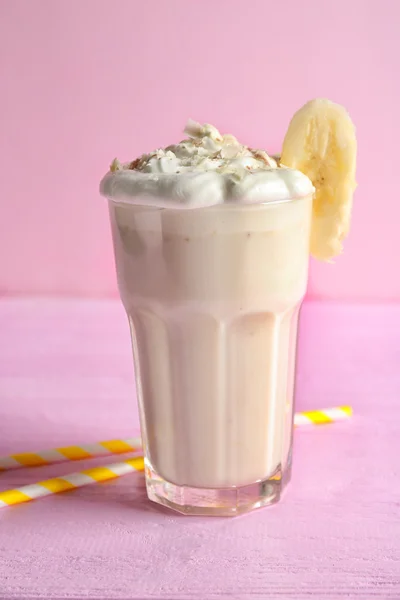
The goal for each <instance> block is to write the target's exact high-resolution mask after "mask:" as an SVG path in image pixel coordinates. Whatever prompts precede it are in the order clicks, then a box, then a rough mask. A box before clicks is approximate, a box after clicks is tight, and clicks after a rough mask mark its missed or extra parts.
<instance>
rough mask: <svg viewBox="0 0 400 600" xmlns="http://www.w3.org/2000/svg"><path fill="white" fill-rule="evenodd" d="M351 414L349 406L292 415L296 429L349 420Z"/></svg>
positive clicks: (351, 410)
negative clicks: (303, 426)
mask: <svg viewBox="0 0 400 600" xmlns="http://www.w3.org/2000/svg"><path fill="white" fill-rule="evenodd" d="M352 414H353V409H352V408H351V406H337V407H336V408H324V409H323V410H310V411H308V412H301V413H296V414H295V415H294V424H295V426H296V427H297V426H301V425H326V424H327V423H334V422H335V421H343V420H345V419H349V418H350V417H351V415H352Z"/></svg>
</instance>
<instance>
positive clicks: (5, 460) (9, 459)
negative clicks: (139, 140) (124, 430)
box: [0, 438, 142, 471]
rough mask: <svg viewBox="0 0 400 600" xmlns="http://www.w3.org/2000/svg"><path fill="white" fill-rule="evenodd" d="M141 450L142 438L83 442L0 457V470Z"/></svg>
mask: <svg viewBox="0 0 400 600" xmlns="http://www.w3.org/2000/svg"><path fill="white" fill-rule="evenodd" d="M141 450H142V440H141V439H140V438H128V439H125V440H108V441H106V442H97V443H96V444H85V445H83V446H65V447H63V448H54V449H52V450H42V451H40V452H21V453H20V454H12V455H11V456H3V457H0V471H6V470H8V469H18V468H20V467H41V466H44V465H50V464H53V463H59V462H64V461H67V460H82V459H84V458H94V457H96V456H109V455H110V454H124V453H125V452H141Z"/></svg>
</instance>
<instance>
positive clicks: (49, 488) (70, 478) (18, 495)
mask: <svg viewBox="0 0 400 600" xmlns="http://www.w3.org/2000/svg"><path fill="white" fill-rule="evenodd" d="M143 469H144V460H143V458H142V457H137V458H130V459H128V460H124V461H122V462H119V463H114V464H112V465H107V466H104V467H93V468H92V469H87V470H85V471H79V472H77V473H71V474H70V475H63V476H62V477H54V478H53V479H46V480H45V481H39V483H32V484H30V485H24V486H22V487H19V488H16V489H14V490H6V491H5V492H0V508H5V507H6V506H12V505H13V504H21V503H22V502H30V501H31V500H36V498H42V497H43V496H50V495H52V494H59V493H60V492H66V491H68V490H75V489H77V488H79V487H83V486H84V485H90V484H92V483H97V482H98V481H107V480H109V479H115V478H116V477H120V476H121V475H127V474H128V473H133V472H134V471H143Z"/></svg>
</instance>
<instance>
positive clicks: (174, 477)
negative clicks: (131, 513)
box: [101, 122, 314, 515]
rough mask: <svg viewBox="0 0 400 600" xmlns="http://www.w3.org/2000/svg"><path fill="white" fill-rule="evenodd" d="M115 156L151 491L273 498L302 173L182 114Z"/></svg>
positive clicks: (309, 189) (287, 425)
mask: <svg viewBox="0 0 400 600" xmlns="http://www.w3.org/2000/svg"><path fill="white" fill-rule="evenodd" d="M185 131H186V134H187V139H185V140H184V141H183V142H181V143H180V144H177V145H174V146H170V147H168V148H166V149H162V150H157V151H155V152H153V153H150V154H146V155H143V156H142V157H140V158H139V159H137V160H135V161H133V162H132V163H127V164H125V165H122V164H120V163H119V162H118V161H114V162H113V164H112V166H111V170H110V172H109V173H108V174H107V175H106V176H105V178H104V179H103V181H102V184H101V191H102V193H103V195H105V196H106V197H108V198H109V210H110V218H111V225H112V233H113V241H114V250H115V258H116V267H117V276H118V285H119V290H120V294H121V298H122V301H123V304H124V307H125V310H126V312H127V315H128V319H129V324H130V329H131V334H132V345H133V356H134V363H135V373H136V386H137V396H138V400H139V409H140V419H141V430H142V438H143V447H144V453H145V463H146V484H147V490H148V495H149V497H150V499H152V500H154V501H156V502H158V503H161V504H164V505H166V506H169V507H171V508H174V509H176V510H179V511H180V512H183V513H187V514H204V515H234V514H238V513H241V512H246V511H249V510H252V509H254V508H258V507H260V506H264V505H267V504H270V503H273V502H276V501H277V500H278V499H279V498H280V495H281V492H282V490H283V488H284V486H285V485H286V483H287V482H288V480H289V478H290V471H291V457H292V429H293V410H294V381H295V360H296V343H297V325H298V316H299V310H300V307H301V303H302V300H303V298H304V294H305V291H306V286H307V272H308V261H309V246H310V236H311V225H312V208H313V193H314V186H313V184H312V182H311V181H310V179H309V178H308V177H307V176H306V175H305V174H303V173H301V172H300V171H298V170H295V169H290V168H288V167H286V166H283V165H280V164H279V163H278V162H277V161H276V160H274V159H273V158H271V157H270V156H269V155H268V154H266V153H265V152H264V151H261V150H253V149H250V148H248V147H246V146H243V145H242V144H240V143H239V142H238V141H237V140H236V139H235V138H234V137H233V136H231V135H225V136H223V135H221V134H220V133H219V131H218V130H217V129H215V128H214V127H212V126H210V125H206V126H200V125H199V124H197V123H195V122H189V124H188V126H187V128H186V130H185Z"/></svg>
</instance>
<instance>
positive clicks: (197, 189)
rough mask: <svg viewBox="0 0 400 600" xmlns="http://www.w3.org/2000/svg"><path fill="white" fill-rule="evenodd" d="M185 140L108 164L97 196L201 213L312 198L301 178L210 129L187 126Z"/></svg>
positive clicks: (308, 184) (310, 188) (309, 187)
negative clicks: (218, 206)
mask: <svg viewBox="0 0 400 600" xmlns="http://www.w3.org/2000/svg"><path fill="white" fill-rule="evenodd" d="M185 133H186V135H187V136H188V139H185V140H183V141H182V142H180V143H179V144H176V145H172V146H168V147H167V148H165V149H159V150H155V151H154V152H150V153H149V154H143V155H142V156H141V157H140V158H138V159H136V160H134V161H133V162H130V163H125V164H122V163H120V162H119V161H118V160H117V159H115V160H114V161H113V163H112V164H111V167H110V171H109V172H108V173H107V174H106V175H105V177H104V178H103V180H102V181H101V184H100V192H101V194H102V195H103V196H106V197H107V198H110V199H113V200H117V201H119V202H128V203H131V204H138V205H149V206H158V207H165V208H200V207H206V206H213V205H215V204H223V203H225V202H226V203H227V202H233V203H238V204H251V203H260V202H276V201H281V200H287V199H289V198H298V197H302V196H307V195H309V194H312V193H313V192H314V188H313V185H312V183H311V181H310V180H309V179H308V177H307V176H306V175H304V174H303V173H301V172H300V171H296V170H294V169H288V168H287V167H284V166H282V165H279V164H278V163H277V161H276V160H275V159H274V158H272V157H270V156H269V155H268V154H267V153H266V152H265V151H264V150H253V149H251V148H248V147H247V146H243V145H242V144H240V143H239V142H238V141H237V139H236V138H235V137H233V136H232V135H230V134H227V135H221V134H220V133H219V131H218V130H217V129H216V128H215V127H213V126H212V125H200V124H199V123H196V122H195V121H191V120H189V122H188V124H187V125H186V128H185Z"/></svg>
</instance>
